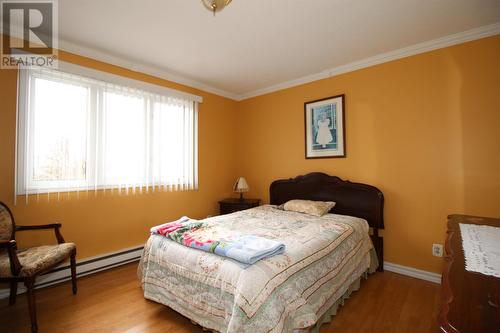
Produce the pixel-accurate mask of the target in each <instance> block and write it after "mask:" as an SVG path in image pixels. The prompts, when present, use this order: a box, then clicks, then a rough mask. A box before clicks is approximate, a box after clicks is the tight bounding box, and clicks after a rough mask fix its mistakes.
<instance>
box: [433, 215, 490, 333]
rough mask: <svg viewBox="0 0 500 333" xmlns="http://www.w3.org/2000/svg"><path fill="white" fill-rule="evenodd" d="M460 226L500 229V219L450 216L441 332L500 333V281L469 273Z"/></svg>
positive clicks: (442, 295) (440, 322) (443, 285)
mask: <svg viewBox="0 0 500 333" xmlns="http://www.w3.org/2000/svg"><path fill="white" fill-rule="evenodd" d="M460 223H465V224H481V225H490V226H495V227H500V219H492V218H483V217H477V216H465V215H450V216H448V231H447V233H448V238H447V240H446V256H445V265H444V270H443V275H442V280H441V308H440V313H439V318H438V320H439V325H440V328H441V331H442V332H447V333H451V332H460V333H469V332H471V333H472V332H473V333H479V332H483V333H484V332H500V278H497V277H494V276H488V275H484V274H480V273H475V272H469V271H466V270H465V258H464V251H463V247H462V236H461V234H460V226H459V224H460Z"/></svg>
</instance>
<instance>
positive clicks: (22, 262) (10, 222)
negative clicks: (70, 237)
mask: <svg viewBox="0 0 500 333" xmlns="http://www.w3.org/2000/svg"><path fill="white" fill-rule="evenodd" d="M60 228H61V224H59V223H55V224H47V225H34V226H16V224H15V221H14V216H13V215H12V212H11V211H10V209H9V207H7V206H6V205H5V204H4V203H2V202H0V282H9V283H10V298H9V304H10V305H13V304H14V303H15V302H16V295H17V284H18V282H23V283H24V285H25V286H26V289H27V292H26V295H27V297H28V305H29V312H30V319H31V331H32V332H37V331H38V325H37V320H36V307H35V294H34V286H35V279H36V277H37V276H38V275H40V274H43V273H45V272H47V271H50V270H51V269H53V268H54V267H55V266H57V265H59V264H60V263H62V262H63V261H64V260H66V259H67V258H68V257H69V258H70V263H71V280H72V284H73V294H76V291H77V288H76V260H75V258H76V246H75V244H73V243H65V242H64V238H63V237H62V235H61V232H60V230H59V229H60ZM41 229H54V232H55V236H56V239H57V243H58V244H57V245H45V246H37V247H32V248H27V249H23V250H18V249H17V243H16V232H18V231H27V230H41Z"/></svg>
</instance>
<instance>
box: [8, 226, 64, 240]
mask: <svg viewBox="0 0 500 333" xmlns="http://www.w3.org/2000/svg"><path fill="white" fill-rule="evenodd" d="M61 227H62V225H61V223H52V224H42V225H17V226H16V232H17V231H30V230H44V229H54V232H55V234H56V239H57V242H58V243H59V244H61V243H64V238H63V236H62V235H61V231H60V230H59V229H60V228H61Z"/></svg>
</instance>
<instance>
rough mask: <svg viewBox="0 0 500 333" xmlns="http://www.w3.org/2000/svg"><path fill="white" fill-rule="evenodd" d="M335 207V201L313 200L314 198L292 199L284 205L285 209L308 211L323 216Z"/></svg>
mask: <svg viewBox="0 0 500 333" xmlns="http://www.w3.org/2000/svg"><path fill="white" fill-rule="evenodd" d="M333 207H335V202H333V201H312V200H297V199H295V200H290V201H287V202H286V203H285V205H284V206H283V208H284V210H288V211H292V212H299V213H306V214H310V215H314V216H323V215H325V214H326V213H328V212H329V211H330V210H331V209H332V208H333Z"/></svg>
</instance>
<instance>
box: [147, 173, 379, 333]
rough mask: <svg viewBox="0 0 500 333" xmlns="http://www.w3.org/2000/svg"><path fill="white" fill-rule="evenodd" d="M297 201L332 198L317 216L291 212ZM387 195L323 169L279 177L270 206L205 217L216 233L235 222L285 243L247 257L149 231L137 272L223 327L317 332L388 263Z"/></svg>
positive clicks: (160, 293)
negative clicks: (253, 259) (248, 260)
mask: <svg viewBox="0 0 500 333" xmlns="http://www.w3.org/2000/svg"><path fill="white" fill-rule="evenodd" d="M291 199H308V200H320V201H335V202H336V203H337V204H336V206H335V207H334V208H333V209H332V211H331V212H330V213H329V214H326V215H324V216H322V217H316V216H312V215H308V214H303V213H297V212H289V211H284V210H282V208H281V207H280V206H279V205H281V204H283V203H285V202H287V201H288V200H291ZM383 205H384V197H383V195H382V193H381V192H380V191H379V190H378V189H377V188H375V187H373V186H370V185H366V184H360V183H352V182H349V181H343V180H341V179H340V178H338V177H335V176H329V175H326V174H323V173H311V174H308V175H305V176H299V177H296V178H293V179H287V180H277V181H275V182H273V183H272V184H271V186H270V205H264V206H260V207H256V208H252V209H249V210H246V211H241V212H236V213H232V214H228V215H222V216H217V217H212V218H208V219H205V220H204V222H206V223H207V224H209V225H210V228H211V229H210V230H211V232H213V233H214V234H218V233H222V234H223V233H224V231H225V230H229V229H230V230H238V231H239V232H241V233H249V234H253V235H257V236H261V237H266V238H269V239H277V240H280V241H282V242H284V243H285V245H286V251H285V253H283V254H280V255H276V256H273V257H270V258H266V259H263V260H260V261H258V262H257V263H255V264H253V265H245V264H242V263H239V262H237V261H234V260H232V259H228V258H224V257H221V256H217V255H215V254H212V253H207V252H203V251H199V250H196V249H192V248H188V247H185V246H183V245H180V244H178V243H176V242H173V241H171V240H169V239H168V238H165V237H163V236H159V235H152V236H151V237H150V238H149V240H148V241H147V243H146V245H145V248H144V252H143V256H142V258H141V261H140V264H139V269H138V275H139V279H140V281H141V284H142V288H143V290H144V297H145V298H146V299H149V300H152V301H155V302H158V303H161V304H164V305H166V306H168V307H170V308H172V309H173V310H175V311H177V312H179V313H181V314H182V315H184V316H185V317H187V318H189V319H191V321H193V322H194V323H196V324H198V325H200V326H202V327H203V328H206V329H209V330H213V331H217V332H252V333H259V332H314V331H318V330H319V327H320V326H321V324H322V323H324V322H327V321H329V320H330V318H331V317H332V316H333V315H335V313H336V311H337V308H338V306H339V305H341V304H342V303H343V302H344V300H345V299H346V298H347V297H349V295H350V293H351V292H352V291H354V290H357V289H358V288H359V285H360V280H361V278H362V277H367V275H368V273H371V272H374V271H375V269H377V267H378V269H379V270H381V269H383V267H382V263H383V253H382V251H383V244H382V238H381V237H379V235H378V231H379V230H380V229H383V227H384V225H383Z"/></svg>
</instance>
